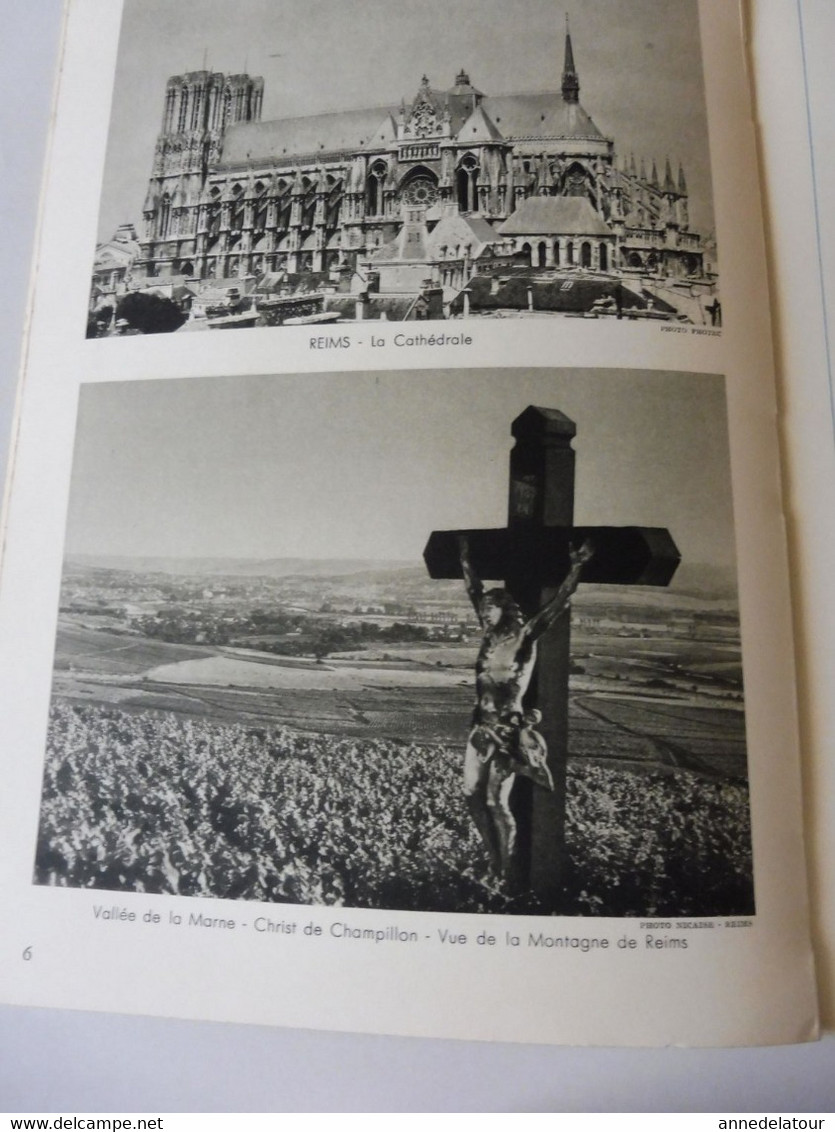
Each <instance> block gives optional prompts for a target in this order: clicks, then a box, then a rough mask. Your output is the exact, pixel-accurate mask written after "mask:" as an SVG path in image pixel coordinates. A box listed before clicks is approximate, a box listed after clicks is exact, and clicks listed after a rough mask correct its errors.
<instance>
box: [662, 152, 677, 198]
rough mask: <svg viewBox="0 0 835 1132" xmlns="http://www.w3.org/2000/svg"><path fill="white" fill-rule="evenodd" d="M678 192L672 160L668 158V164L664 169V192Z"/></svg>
mask: <svg viewBox="0 0 835 1132" xmlns="http://www.w3.org/2000/svg"><path fill="white" fill-rule="evenodd" d="M675 191H676V183H675V181H674V180H673V171H672V169H671V168H670V159H669V157H668V158H667V164H666V166H665V168H664V192H665V193H674V192H675Z"/></svg>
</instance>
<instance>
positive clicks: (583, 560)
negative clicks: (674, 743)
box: [424, 406, 680, 911]
mask: <svg viewBox="0 0 835 1132" xmlns="http://www.w3.org/2000/svg"><path fill="white" fill-rule="evenodd" d="M511 431H512V433H513V436H514V438H515V440H516V443H515V446H514V448H513V449H512V451H511V454H510V501H509V516H508V525H507V527H506V528H504V529H502V530H468V531H435V532H433V533H432V535H431V536H430V538H429V541H428V543H427V545H426V549H425V550H424V560H425V562H426V566H427V569H428V571H429V574H430V576H431V577H433V578H456V577H458V578H460V577H463V578H464V581H465V583H466V585H467V589H468V592H469V594H470V597H471V599H472V601H473V604H474V605H475V606H476V612H477V613H478V615H479V620H480V622H481V624H482V629H483V630H484V640H483V642H482V650H481V652H480V653H479V660H478V662H477V676H476V691H477V702H476V707H475V711H474V713H473V722H472V725H471V729H470V735H469V740H468V745H467V755H466V756H465V771H464V773H465V791H466V792H467V796H468V805H469V807H470V812H471V813H472V815H473V819H474V821H475V824H476V826H477V828H478V830H479V833H480V834H481V836H482V839H483V840H484V842H485V845H486V847H487V849H488V853H489V855H490V857H491V861H492V863H493V866H494V868H495V869H496V871H498V872H499V873H500V874H502V875H503V876H505V877H506V878H507V879H508V880H509V881H510V883H511V885H512V887H514V888H527V889H531V890H532V891H534V892H535V893H536V894H537V896H538V897H539V898H540V901H541V902H542V904H543V905H544V906H545V907H547V908H548V909H549V910H551V911H558V910H559V907H560V899H561V895H562V887H563V880H562V873H563V867H564V829H565V780H566V760H567V753H568V673H569V667H570V633H571V619H570V617H569V616H568V613H567V606H568V602H569V599H570V597H571V594H572V593H573V592H574V590H575V589H576V587H577V585H578V583H579V582H580V581H582V582H608V583H614V584H619V585H652V586H666V585H667V584H668V583H669V582H670V580H671V579H672V577H673V574H674V573H675V570H676V567H677V566H678V563H679V560H680V555H679V553H678V550H677V548H676V546H675V543H674V542H673V540H672V538H671V536H670V534H669V532H668V531H666V530H664V529H662V528H657V527H574V526H573V519H574V451H573V449H572V447H571V441H572V440H573V438H574V435H575V432H576V428H575V426H574V422H573V421H571V420H569V419H568V417H566V416H565V415H564V414H563V413H560V412H559V411H558V410H556V409H543V408H537V407H535V406H529V407H528V408H527V409H526V410H525V411H524V412H523V413H522V414H521V415H520V416H518V417H517V418H516V420H515V421H514V422H513V425H512V426H511ZM484 578H491V579H494V578H495V579H503V580H504V583H505V586H504V589H503V590H500V591H498V593H500V594H504V595H506V596H505V597H502V598H501V599H500V600H495V599H497V596H498V595H497V591H489V590H488V591H485V590H484V588H483V584H482V581H481V580H482V579H484ZM491 594H492V595H493V598H492V599H491ZM477 603H478V604H477ZM493 605H495V606H497V608H496V611H492V606H493ZM498 606H501V607H502V609H501V612H499V610H498ZM514 609H515V611H516V612H514ZM508 618H509V620H507V619H508ZM503 619H505V620H506V624H505V626H504V628H503V629H502V630H501V631H500V633H499V636H500V637H502V640H503V643H500V642H499V641H498V640H488V637H490V636H492V634H490V633H489V629H490V627H491V622H493V621H494V620H495V624H496V625H499V624H500V623H501V622H502V620H503ZM514 620H515V621H516V628H515V629H514V628H513V624H512V623H513V621H514ZM526 626H527V628H526ZM534 644H535V645H536V648H533V647H532V646H533V645H534ZM529 646H530V655H529V654H528V652H527V650H528V648H529ZM537 654H538V655H537ZM514 666H515V671H514ZM478 668H480V669H481V671H480V672H479V671H478Z"/></svg>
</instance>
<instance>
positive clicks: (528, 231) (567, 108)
mask: <svg viewBox="0 0 835 1132" xmlns="http://www.w3.org/2000/svg"><path fill="white" fill-rule="evenodd" d="M579 94H580V83H579V78H578V74H577V70H576V67H575V64H574V54H573V47H572V43H571V38H570V36H569V35H568V34H566V39H565V57H564V66H563V73H562V82H561V87H560V89H559V90H557V91H551V92H544V93H537V94H522V95H504V96H489V95H486V94H484V93H483V92H482V91H480V90H479V89H478V88H477V87H475V86H474V85H473V83H472V82H471V80H470V77H469V75H468V74H467V73H466V72H465V71H463V70H462V71H461V72H460V73H459V74H458V75H457V76H456V78H455V82H454V84H453V85H452V86H451V87H449V88H448V89H445V90H440V91H437V90H434V89H433V88H432V86H431V85H430V82H429V80H428V78H426V76H424V78H423V80H422V81H421V83H420V86H419V88H418V91H417V94H416V95H415V96H414V98H413V99H412V101H411V102H410V103H409V104H406V103H405V102H403V103H401V105H400V106H399V107H378V108H375V109H369V110H356V111H346V112H343V113H334V114H320V115H314V116H310V117H305V118H286V119H277V120H274V121H261V104H262V99H263V80H261V79H260V78H253V77H250V76H249V75H231V76H226V75H222V74H216V73H212V72H209V71H197V72H192V73H189V74H184V75H178V76H175V77H173V78H171V79H169V81H168V85H167V89H166V95H165V107H164V114H163V122H162V129H161V132H160V135H159V137H158V140H157V144H156V150H155V154H154V159H153V168H152V171H151V177H150V181H149V185H148V191H147V195H146V199H145V204H144V208H143V217H144V231H143V233H142V236H141V238H140V239H139V240H138V242H137V245H136V246H135V249H134V257H133V260H132V265H131V267H130V272H129V276H128V283H127V284H126V285H129V286H133V287H148V286H152V285H153V284H154V283H158V282H161V281H163V280H170V279H172V278H177V279H181V280H183V281H188V282H189V285H190V287H191V288H192V290H196V292H197V296H196V298H195V302H194V317H206V321H207V324H210V323H211V318H210V317H208V316H209V308H210V306H211V304H210V303H209V302H207V301H205V300H204V299H202V298H201V295H200V292H201V289H203V290H205V289H206V288H211V289H212V290H215V291H216V290H217V289H218V288H221V289H223V288H226V285H227V283H228V281H229V280H238V281H239V288H240V290H246V292H247V294H248V295H249V296H250V300H249V302H248V303H247V304H246V311H249V312H252V311H253V310H254V311H256V312H257V313H259V314H261V315H262V316H263V317H262V319H261V321H262V322H263V323H265V324H277V323H283V322H286V321H288V320H289V319H291V318H292V319H296V320H298V319H305V318H315V319H325V318H326V317H328V315H327V312H328V310H329V311H330V312H331V313H332V314H333V313H334V312H336V311H337V310H338V311H339V317H342V318H344V317H348V311H349V310H351V309H352V310H353V315H352V316H351V317H373V315H370V314H369V312H370V311H371V310H372V308H373V306H374V301H373V299H372V296H375V295H376V296H377V297H378V299H377V306H378V308H379V309H380V310H383V308H384V307H385V304H384V303H383V302H382V298H383V297H384V296H390V297H392V303H391V304H390V311H391V313H393V316H394V317H403V310H404V306H403V302H402V298H403V296H407V295H410V296H412V298H413V299H415V300H416V299H417V298H418V296H421V295H425V293H426V289H427V287H429V288H430V289H434V290H435V291H439V292H440V294H441V295H442V304H441V306H440V308H439V306H438V303H437V302H436V301H434V300H433V302H432V303H431V304H430V305H431V309H432V311H433V317H434V316H435V314H437V312H438V310H439V309H440V311H441V313H442V314H449V313H450V312H454V311H456V310H457V311H459V312H460V311H461V310H462V301H463V302H464V305H465V306H466V305H467V301H468V300H467V297H466V295H465V296H464V298H463V300H462V299H461V296H462V295H463V293H464V291H465V289H466V288H467V287H468V284H470V282H471V281H472V280H473V279H476V278H477V277H478V276H479V274H480V273H482V272H483V271H484V270H486V269H488V268H489V266H490V265H491V264H493V265H495V263H496V261H502V262H504V263H506V264H508V265H512V266H514V267H515V268H517V269H520V268H526V269H528V271H529V272H539V273H541V272H547V273H550V274H551V275H552V276H554V277H556V276H557V275H561V276H564V277H565V276H575V275H588V274H593V275H596V276H601V277H606V278H609V279H621V278H622V279H628V278H633V279H636V280H640V281H642V284H643V285H644V286H645V287H649V288H652V287H653V286H654V284H655V283H656V282H659V283H660V282H662V281H663V283H664V285H665V286H666V288H667V297H666V299H665V302H664V304H663V307H664V308H665V309H670V310H672V311H673V312H674V313H675V311H676V309H677V306H676V303H675V301H672V302H671V301H670V299H671V297H672V298H673V299H674V297H675V288H676V286H677V285H679V286H682V284H683V283H684V281H686V282H687V290H688V294H690V295H691V298H692V291H693V287H694V286H695V287H697V288H705V289H706V290H707V291H711V292H712V290H713V285H714V284H715V276H713V275H709V274H708V273H707V272H706V263H705V251H706V249H705V246H704V243H703V241H702V238H701V237H700V235H699V234H697V233H695V232H692V231H691V230H690V227H689V209H688V194H687V184H686V180H685V176H684V172H683V170H682V169H680V168H679V170H678V172H677V175H676V176H674V175H673V172H672V169H671V167H670V163H669V161H668V160H667V161H666V163H665V167H664V174H663V176H662V177H659V175H658V171H657V164H656V163H655V162H653V163H652V165H651V171H650V173H649V174H647V172H646V166H645V164H644V163H643V162H641V163H640V164H639V165H637V166H636V163H635V160H634V158H630V159H629V160H628V161H619V160H618V159H617V157H616V153H615V144H614V141H613V140H612V139H611V138H607V137H605V136H604V135H603V134H602V133H601V131H600V130H599V129H598V128H597V126H596V125H595V123H594V122H593V120H592V119H591V117H590V116H589V115H588V114H587V113H586V111H585V110H584V109H583V107H582V105H581V104H580V101H579ZM103 255H104V251H103V252H102V253H101V254H100V256H99V259H98V260H97V272H96V279H97V284H96V286H97V291H96V295H97V296H98V297H97V298H96V299H95V301H96V302H98V304H99V305H101V295H102V294H103V291H102V283H101V274H102V272H101V267H100V265H101V260H102V256H103ZM259 280H269V281H271V282H270V283H269V284H267V285H264V284H259V282H258V281H259ZM311 280H312V283H311ZM247 281H248V282H247ZM542 283H543V279H542V278H541V275H540V276H537V279H536V284H537V285H538V286H541V285H542ZM123 285H124V284H123ZM526 286H528V287H530V288H532V287H533V282H532V281H531V282H529V284H528V285H526ZM226 289H228V288H226ZM684 289H685V288H684V287H683V286H682V292H683V291H684ZM517 291H518V288H517ZM632 293H633V294H636V295H638V294H639V293H640V288H638V289H634V288H633V291H632ZM363 294H365V295H367V296H368V298H367V299H366V300H363V301H361V302H360V301H357V300H356V296H358V295H363ZM349 296H354V300H353V307H352V302H351V300H350V299H349ZM395 296H399V297H400V300H399V301H397V302H395V301H394V298H393V297H395ZM599 297H600V296H599V295H598V298H599ZM237 305H238V306H240V302H239V301H238V304H237ZM419 307H420V304H417V305H415V304H414V303H413V304H412V306H411V307H409V309H410V310H411V311H412V314H411V315H410V316H409V317H413V316H414V310H417V309H419ZM508 309H509V310H511V311H512V310H516V311H518V312H521V313H524V312H525V311H526V310H527V309H528V307H527V305H525V304H519V305H517V306H515V307H511V308H508ZM555 309H556V310H558V309H559V307H558V306H557V307H556V308H555ZM658 309H659V310H660V309H662V308H661V307H659V308H658ZM237 313H238V314H243V313H245V312H243V311H238V312H237ZM468 313H469V310H468ZM482 313H488V311H487V309H485V310H484V311H483V312H482ZM384 314H385V312H384ZM385 316H386V317H388V315H387V314H386V315H385ZM685 316H687V315H686V314H685ZM242 321H243V320H242Z"/></svg>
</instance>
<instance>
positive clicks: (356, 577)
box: [65, 554, 737, 601]
mask: <svg viewBox="0 0 835 1132" xmlns="http://www.w3.org/2000/svg"><path fill="white" fill-rule="evenodd" d="M65 564H66V565H67V566H69V567H73V568H76V569H78V568H80V569H87V570H124V571H129V572H131V573H135V574H168V575H172V576H179V577H188V576H191V577H194V576H195V575H197V576H205V577H214V578H221V577H227V578H232V577H237V578H241V577H246V578H258V577H261V578H276V579H278V578H294V577H295V578H316V579H321V580H325V579H334V580H336V579H340V580H342V581H343V582H346V581H351V582H354V583H356V584H363V585H380V586H386V585H401V586H408V587H410V588H412V587H415V586H421V585H422V584H423V583H425V584H426V585H427V587H435V586H438V584H439V583H438V582H433V581H432V580H431V579H430V578H429V577H428V576H427V574H426V569H425V567H424V566H423V564H422V563H414V562H408V561H405V562H404V561H399V560H397V559H393V560H379V561H377V560H373V559H362V558H165V557H141V558H131V557H127V556H124V555H93V554H72V555H68V556H67V559H66V563H65ZM669 589H670V590H671V591H673V592H674V593H675V594H677V595H678V596H681V597H693V598H701V599H709V600H714V601H716V600H720V601H734V600H735V599H736V596H737V584H736V571H735V570H734V569H733V568H732V567H723V566H714V565H710V564H706V563H689V562H682V563H681V565H680V566H679V568H678V570H677V571H676V575H675V578H674V579H673V582H672V584H671V585H670V587H669ZM615 590H617V591H618V593H620V594H622V595H623V596H624V597H626V596H627V595H628V594H630V593H631V594H633V596H634V598H636V599H637V598H639V596H640V595H646V594H647V592H648V590H647V589H645V588H643V587H641V588H640V589H633V588H632V587H629V586H602V585H590V586H587V587H584V588H583V590H581V595H582V596H583V597H585V598H587V599H588V600H594V597H593V595H597V594H599V595H601V597H602V596H604V595H605V594H606V593H609V594H612V593H613V591H615Z"/></svg>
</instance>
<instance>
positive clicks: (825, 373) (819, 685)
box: [751, 0, 835, 1020]
mask: <svg viewBox="0 0 835 1132" xmlns="http://www.w3.org/2000/svg"><path fill="white" fill-rule="evenodd" d="M751 33H752V52H753V59H754V63H755V75H756V78H757V84H756V95H757V111H758V128H759V133H760V138H761V147H762V159H763V171H764V180H765V184H766V186H767V210H766V215H767V223H768V232H769V241H770V248H771V256H772V262H771V280H772V289H773V298H774V304H775V306H774V314H775V322H776V328H777V334H776V342H777V347H778V358H779V366H780V399H781V405H782V418H783V432H784V437H783V441H784V444H783V447H784V453H785V456H786V474H787V488H788V508H787V510H788V523H789V532H790V535H791V545H792V568H793V582H794V589H795V599H796V601H795V611H796V619H797V621H796V625H797V627H796V636H797V641H798V652H799V687H800V703H801V708H802V713H801V722H802V737H803V752H804V775H805V784H806V798H807V823H806V828H807V837H808V842H809V848H810V853H811V884H812V893H813V900H812V906H813V909H814V924H815V933H814V934H815V941H816V948H817V960H818V967H819V972H820V985H821V995H822V1001H823V1003H824V1009H825V1011H826V1016H827V1017H828V1018H829V1019H830V1020H831V1018H832V1017H833V997H832V995H833V978H832V940H833V935H834V934H835V903H833V890H834V885H835V878H833V873H832V859H833V851H835V843H833V819H835V809H833V797H835V783H833V779H832V760H831V758H830V754H829V752H830V750H831V746H832V743H831V737H832V735H833V729H835V717H833V709H832V695H831V689H832V685H833V679H835V671H833V653H832V643H831V642H832V640H833V633H835V622H834V621H833V614H832V611H831V608H830V602H829V597H828V595H829V579H830V578H831V576H832V571H833V568H835V557H833V556H835V538H833V531H832V509H833V506H835V426H833V420H835V416H833V404H835V378H834V377H833V360H832V334H833V327H835V306H833V303H835V227H833V219H832V210H831V207H830V202H831V200H832V197H833V193H835V160H833V152H835V150H834V149H833V142H835V136H833V135H834V133H835V124H834V123H833V118H832V104H833V98H834V97H835V88H833V77H832V69H831V64H830V59H829V51H828V47H827V45H828V44H829V43H830V42H831V41H832V35H833V33H835V12H833V10H832V8H831V6H830V5H828V4H825V3H815V2H806V0H804V2H799V3H794V2H792V3H782V4H780V3H771V4H763V5H756V6H755V8H754V11H753V13H752V20H751Z"/></svg>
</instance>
